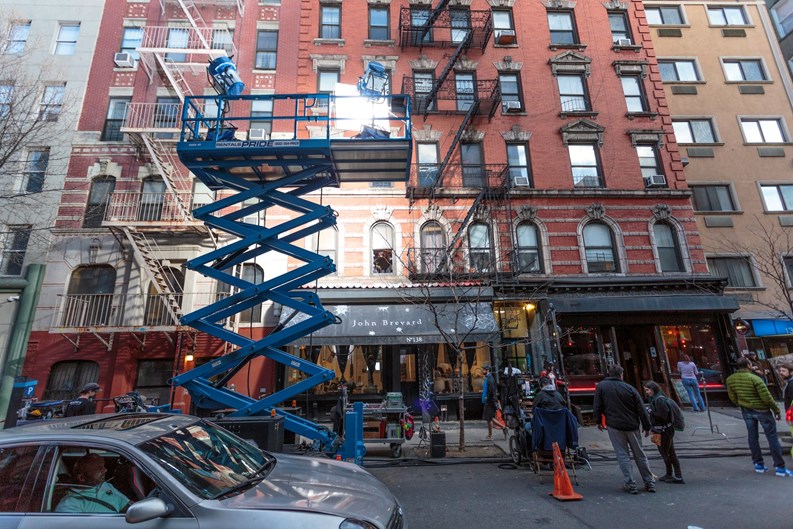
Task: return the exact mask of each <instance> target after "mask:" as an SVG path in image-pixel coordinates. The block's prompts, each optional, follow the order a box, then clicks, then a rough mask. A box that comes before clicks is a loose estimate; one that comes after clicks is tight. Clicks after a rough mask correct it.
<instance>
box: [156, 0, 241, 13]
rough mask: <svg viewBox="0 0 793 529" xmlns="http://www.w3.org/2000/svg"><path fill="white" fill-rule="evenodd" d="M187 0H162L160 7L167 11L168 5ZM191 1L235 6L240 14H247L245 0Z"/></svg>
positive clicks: (192, 0)
mask: <svg viewBox="0 0 793 529" xmlns="http://www.w3.org/2000/svg"><path fill="white" fill-rule="evenodd" d="M184 3H186V2H185V0H160V9H162V12H163V13H165V8H166V7H167V6H180V7H181V6H182V5H183V4H184ZM189 3H191V4H194V5H196V6H201V7H207V6H216V7H233V8H235V9H236V10H237V12H238V13H239V14H240V16H243V15H244V14H245V0H189Z"/></svg>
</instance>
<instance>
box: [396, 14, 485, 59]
mask: <svg viewBox="0 0 793 529" xmlns="http://www.w3.org/2000/svg"><path fill="white" fill-rule="evenodd" d="M432 13H433V12H432V11H431V10H430V9H417V8H415V7H412V8H411V7H403V8H402V9H401V10H400V14H399V44H400V46H401V47H402V49H404V48H405V47H406V46H411V47H418V48H423V47H425V46H426V47H436V48H455V47H457V46H458V45H459V44H460V42H463V41H464V40H465V38H466V36H467V34H468V32H469V31H470V32H472V33H473V35H472V39H471V43H470V46H471V47H476V48H479V49H480V50H482V51H484V50H485V48H486V47H487V43H488V42H489V40H490V37H491V35H492V34H493V18H492V14H491V12H490V11H474V10H468V9H449V8H444V9H442V10H441V11H440V12H439V13H438V15H437V18H436V19H435V20H434V22H431V19H432V18H433V16H432ZM428 23H429V28H428Z"/></svg>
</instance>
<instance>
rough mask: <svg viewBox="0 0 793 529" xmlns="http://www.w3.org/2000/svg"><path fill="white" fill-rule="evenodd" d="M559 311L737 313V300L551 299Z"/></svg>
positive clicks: (717, 298) (601, 297)
mask: <svg viewBox="0 0 793 529" xmlns="http://www.w3.org/2000/svg"><path fill="white" fill-rule="evenodd" d="M549 301H550V302H551V303H553V307H554V309H556V312H557V313H560V314H564V313H584V312H593V313H602V312H610V313H613V312H735V311H736V310H738V308H739V305H738V301H737V300H736V299H735V298H733V297H729V296H707V295H702V296H649V295H648V296H636V297H625V296H614V297H608V296H592V297H586V298H585V297H580V298H550V299H549Z"/></svg>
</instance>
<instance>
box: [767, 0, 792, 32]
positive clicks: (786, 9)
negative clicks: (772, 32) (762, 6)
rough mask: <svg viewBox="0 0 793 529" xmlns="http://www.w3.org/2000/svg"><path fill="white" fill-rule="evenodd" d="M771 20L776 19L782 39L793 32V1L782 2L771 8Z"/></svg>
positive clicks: (775, 23)
mask: <svg viewBox="0 0 793 529" xmlns="http://www.w3.org/2000/svg"><path fill="white" fill-rule="evenodd" d="M771 18H772V19H774V25H775V26H776V31H777V33H778V34H779V38H780V39H783V38H785V37H786V36H787V35H789V34H790V33H791V32H793V0H782V1H781V2H777V3H776V4H774V5H773V6H772V7H771Z"/></svg>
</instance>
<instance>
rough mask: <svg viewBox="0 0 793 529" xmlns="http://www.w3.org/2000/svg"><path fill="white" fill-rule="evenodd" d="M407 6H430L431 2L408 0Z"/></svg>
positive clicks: (427, 0)
mask: <svg viewBox="0 0 793 529" xmlns="http://www.w3.org/2000/svg"><path fill="white" fill-rule="evenodd" d="M408 4H410V5H412V6H431V5H432V0H408Z"/></svg>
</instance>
